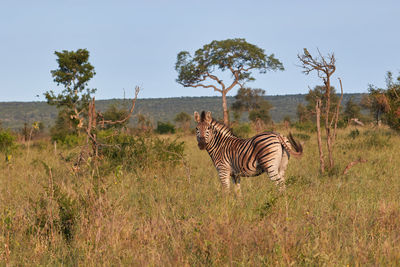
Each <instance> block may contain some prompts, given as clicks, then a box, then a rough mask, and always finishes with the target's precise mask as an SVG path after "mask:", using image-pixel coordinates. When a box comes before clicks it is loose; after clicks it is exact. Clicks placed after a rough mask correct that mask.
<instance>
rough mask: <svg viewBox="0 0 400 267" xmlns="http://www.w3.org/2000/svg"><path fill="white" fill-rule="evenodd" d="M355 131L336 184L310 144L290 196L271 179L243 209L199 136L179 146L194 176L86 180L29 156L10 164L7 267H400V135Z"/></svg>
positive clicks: (0, 229) (36, 154)
mask: <svg viewBox="0 0 400 267" xmlns="http://www.w3.org/2000/svg"><path fill="white" fill-rule="evenodd" d="M352 130H353V129H350V128H349V129H345V130H340V131H339V135H338V140H337V145H336V147H335V151H334V154H335V161H336V167H335V168H334V169H333V170H332V171H331V172H330V173H329V174H326V175H323V176H321V175H319V172H318V170H319V160H318V154H317V153H318V151H317V145H316V140H315V139H316V138H315V136H314V134H308V135H311V138H310V139H309V140H305V141H304V151H305V152H304V156H303V157H302V158H301V159H295V158H291V160H290V162H289V167H288V171H287V175H286V177H287V190H286V192H285V193H284V194H280V193H279V192H278V190H277V189H276V187H275V185H274V183H273V182H271V181H270V180H269V178H268V177H267V176H266V175H265V174H263V175H262V176H259V177H254V178H244V179H242V198H237V197H236V196H235V195H234V194H233V193H232V194H223V193H222V192H221V187H220V183H219V180H218V178H217V172H216V170H215V168H214V166H213V165H212V162H211V160H210V158H209V156H208V154H207V153H206V152H205V151H200V150H199V149H198V148H197V145H196V142H195V137H194V136H192V135H187V136H179V137H178V138H179V140H182V141H184V142H185V155H186V156H185V158H186V160H187V163H188V164H187V166H186V167H184V166H183V165H182V164H178V165H177V166H175V167H173V166H168V165H167V166H165V165H158V164H154V165H153V166H152V167H151V168H145V169H143V170H133V171H127V170H126V169H124V168H115V169H113V170H110V171H109V172H100V171H99V170H98V168H101V167H102V166H99V167H97V168H94V167H93V166H92V165H91V164H89V163H87V166H83V167H82V171H81V172H78V173H77V172H74V171H73V170H72V168H71V166H72V164H71V163H70V162H66V161H65V160H61V159H60V157H59V156H58V155H54V151H53V147H52V146H51V144H50V143H46V142H45V141H40V142H39V143H37V144H34V145H32V146H31V147H30V150H29V153H28V151H27V148H20V149H19V150H18V151H17V153H16V154H15V155H13V158H12V160H11V163H10V164H6V163H5V162H4V161H3V160H2V161H1V163H0V164H1V165H0V169H1V173H0V190H1V191H0V218H1V220H0V244H1V246H0V261H1V264H0V265H10V266H14V265H45V266H48V265H51V266H54V265H80V266H94V265H98V266H119V265H134V266H140V265H150V266H159V265H166V266H185V265H216V266H220V265H222V266H226V265H233V266H262V265H267V266H276V265H280V266H286V265H294V266H298V265H300V266H316V265H317V266H320V265H328V266H330V265H334V266H346V265H350V266H359V265H392V266H393V265H400V201H399V199H400V164H399V158H400V149H399V148H400V136H399V135H398V134H396V133H394V132H391V131H390V130H387V129H379V130H377V129H366V128H365V129H359V135H358V136H356V135H353V137H354V138H353V137H351V136H350V133H351V131H352ZM293 131H294V132H295V133H296V131H295V130H293ZM281 132H282V133H284V134H287V131H285V130H282V131H281ZM303 135H304V133H303ZM297 136H298V135H297ZM173 138H175V136H174V137H173ZM61 152H63V153H64V152H65V153H66V152H67V151H62V150H61ZM359 158H362V159H366V160H367V162H366V163H361V164H357V165H355V166H354V167H352V168H351V169H350V170H349V172H348V173H347V174H346V175H343V174H342V173H343V170H344V168H345V167H346V165H347V164H348V163H349V162H351V161H354V160H357V159H359ZM188 168H189V169H188ZM102 173H105V174H102ZM189 173H190V176H189Z"/></svg>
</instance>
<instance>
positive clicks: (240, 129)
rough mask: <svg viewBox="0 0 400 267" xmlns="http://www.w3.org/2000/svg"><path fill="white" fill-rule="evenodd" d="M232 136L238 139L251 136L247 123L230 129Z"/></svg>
mask: <svg viewBox="0 0 400 267" xmlns="http://www.w3.org/2000/svg"><path fill="white" fill-rule="evenodd" d="M232 132H233V134H234V135H236V136H237V137H240V138H249V137H250V134H251V126H250V124H249V123H241V124H238V125H236V126H234V127H233V128H232Z"/></svg>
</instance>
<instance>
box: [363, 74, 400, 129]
mask: <svg viewBox="0 0 400 267" xmlns="http://www.w3.org/2000/svg"><path fill="white" fill-rule="evenodd" d="M368 92H369V94H368V96H367V97H364V98H363V100H362V105H363V106H364V107H366V108H368V109H369V110H370V112H371V114H372V115H373V116H374V117H375V120H376V122H377V124H378V125H379V123H380V121H381V118H383V119H384V120H385V122H386V123H387V124H388V125H389V126H390V127H391V128H393V129H395V130H400V75H399V76H398V77H397V79H396V80H394V79H393V74H392V72H390V71H388V72H387V73H386V88H385V89H384V88H377V87H375V86H373V85H369V88H368Z"/></svg>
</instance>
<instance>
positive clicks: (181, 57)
mask: <svg viewBox="0 0 400 267" xmlns="http://www.w3.org/2000/svg"><path fill="white" fill-rule="evenodd" d="M175 69H176V71H177V72H178V78H177V79H176V81H177V82H178V83H179V84H182V85H183V86H184V87H203V88H212V89H214V91H216V92H219V93H221V95H222V108H223V115H224V123H225V124H226V125H229V115H228V105H227V101H226V95H227V93H228V92H229V91H230V90H232V89H233V88H234V87H235V86H239V87H243V84H244V83H246V82H249V81H253V80H254V77H253V76H252V71H253V70H259V71H260V73H266V72H267V70H284V68H283V65H282V63H281V62H280V61H279V60H278V59H276V58H275V56H274V54H271V55H269V56H268V55H266V54H265V53H264V50H263V49H261V48H259V47H257V46H256V45H253V44H250V43H248V42H246V40H245V39H227V40H223V41H212V42H211V43H209V44H206V45H204V46H203V48H200V49H198V50H197V51H196V52H195V54H194V56H193V57H192V56H191V55H190V53H189V52H187V51H182V52H180V53H178V56H177V61H176V64H175ZM218 71H220V72H224V71H228V72H230V74H232V80H231V81H230V82H229V83H228V84H225V82H224V81H223V80H222V78H221V75H220V73H218Z"/></svg>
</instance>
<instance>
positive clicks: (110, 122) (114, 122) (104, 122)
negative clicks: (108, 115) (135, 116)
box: [100, 86, 140, 127]
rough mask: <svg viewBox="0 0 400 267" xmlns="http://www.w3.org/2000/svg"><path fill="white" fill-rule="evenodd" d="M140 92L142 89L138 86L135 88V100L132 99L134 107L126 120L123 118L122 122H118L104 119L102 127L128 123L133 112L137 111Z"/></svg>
mask: <svg viewBox="0 0 400 267" xmlns="http://www.w3.org/2000/svg"><path fill="white" fill-rule="evenodd" d="M139 92H140V87H139V86H136V87H135V98H134V99H132V107H131V109H130V110H129V113H128V115H127V116H126V117H125V118H123V119H122V120H118V121H111V120H104V118H103V119H102V121H101V122H100V123H101V125H102V127H104V125H105V124H108V125H114V124H120V123H124V122H125V121H127V120H128V119H129V118H130V117H131V115H132V113H133V110H134V109H135V104H136V100H137V97H138V95H139Z"/></svg>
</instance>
